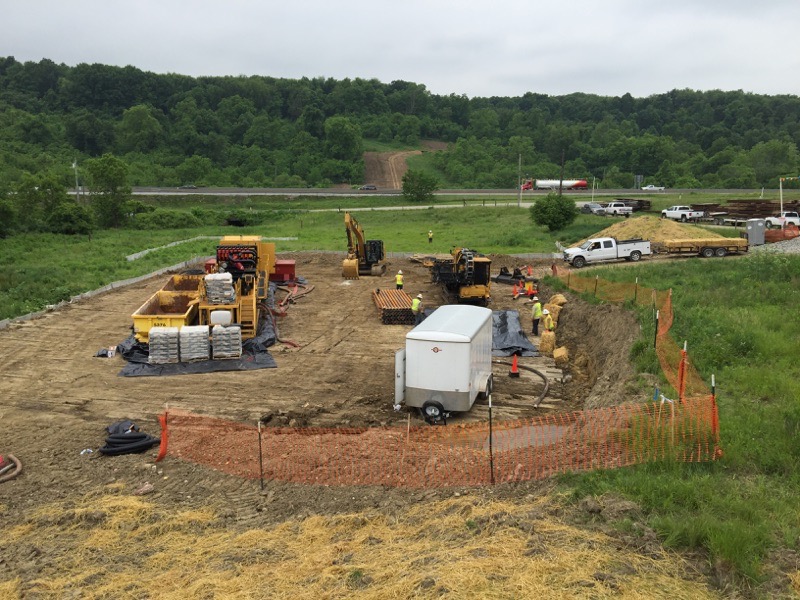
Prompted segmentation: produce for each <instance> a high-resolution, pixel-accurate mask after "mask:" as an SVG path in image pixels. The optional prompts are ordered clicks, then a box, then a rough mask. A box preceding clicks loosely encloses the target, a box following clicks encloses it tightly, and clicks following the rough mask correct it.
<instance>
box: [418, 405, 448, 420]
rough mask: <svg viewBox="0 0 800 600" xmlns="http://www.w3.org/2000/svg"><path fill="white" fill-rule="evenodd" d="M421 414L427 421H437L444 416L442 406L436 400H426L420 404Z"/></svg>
mask: <svg viewBox="0 0 800 600" xmlns="http://www.w3.org/2000/svg"><path fill="white" fill-rule="evenodd" d="M422 416H423V418H424V419H425V420H426V421H427V422H428V423H431V424H433V423H437V422H439V421H441V420H442V419H443V418H444V406H442V403H441V402H437V401H436V400H428V401H427V402H426V403H425V404H423V405H422Z"/></svg>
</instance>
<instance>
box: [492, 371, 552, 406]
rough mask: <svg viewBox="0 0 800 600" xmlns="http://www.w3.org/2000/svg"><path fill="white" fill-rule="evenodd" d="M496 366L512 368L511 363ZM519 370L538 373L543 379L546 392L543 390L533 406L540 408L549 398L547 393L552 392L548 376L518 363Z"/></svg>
mask: <svg viewBox="0 0 800 600" xmlns="http://www.w3.org/2000/svg"><path fill="white" fill-rule="evenodd" d="M494 364H496V365H506V366H507V367H510V366H511V363H507V362H496V363H494ZM517 368H518V369H524V370H525V371H530V372H531V373H536V375H538V376H539V377H541V378H542V379H543V380H544V390H542V393H541V394H539V398H537V400H536V402H535V403H534V404H533V407H534V408H538V407H539V405H540V404H541V403H542V400H544V399H545V397H547V392H548V391H550V381H548V379H547V376H546V375H545V374H544V373H542V372H541V371H539V370H538V369H534V368H533V367H527V366H525V365H520V364H519V363H518V364H517Z"/></svg>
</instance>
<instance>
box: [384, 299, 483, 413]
mask: <svg viewBox="0 0 800 600" xmlns="http://www.w3.org/2000/svg"><path fill="white" fill-rule="evenodd" d="M491 387H492V311H491V310H490V309H488V308H483V307H480V306H470V305H465V304H457V305H446V306H441V307H439V308H438V309H436V310H435V311H434V312H433V313H432V314H431V315H430V316H429V317H428V318H426V319H425V320H424V321H423V322H422V323H420V324H419V325H417V326H416V327H415V328H414V329H412V330H411V331H410V332H409V333H408V334H406V347H405V348H404V349H403V350H399V351H398V352H397V354H396V355H395V404H401V403H403V402H405V404H406V406H410V407H415V408H419V409H420V410H421V411H422V414H423V416H424V417H425V419H426V420H427V421H429V422H436V421H439V420H441V419H443V418H445V417H446V416H447V413H449V412H451V411H452V412H465V411H468V410H469V409H470V408H472V405H473V404H474V402H475V399H476V398H477V397H478V395H480V394H485V395H488V394H489V393H491Z"/></svg>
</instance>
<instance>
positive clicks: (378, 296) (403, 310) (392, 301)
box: [372, 289, 414, 325]
mask: <svg viewBox="0 0 800 600" xmlns="http://www.w3.org/2000/svg"><path fill="white" fill-rule="evenodd" d="M372 299H373V300H374V301H375V306H377V307H378V310H380V311H381V322H382V323H383V324H384V325H413V324H414V314H413V313H412V312H411V296H409V295H408V294H406V293H405V292H404V291H403V290H381V289H376V290H375V291H373V292H372Z"/></svg>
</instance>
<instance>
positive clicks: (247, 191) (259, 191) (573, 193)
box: [72, 187, 757, 201]
mask: <svg viewBox="0 0 800 600" xmlns="http://www.w3.org/2000/svg"><path fill="white" fill-rule="evenodd" d="M698 191H701V192H703V193H705V194H724V195H728V194H732V195H737V194H738V195H741V194H753V193H756V192H757V190H690V189H683V190H680V189H670V190H667V191H665V192H647V191H643V190H635V189H616V190H595V191H594V197H615V196H633V195H635V196H639V197H642V198H650V197H658V196H663V195H664V194H670V195H674V194H686V193H689V192H698ZM72 193H73V194H74V193H75V192H74V190H73V191H72ZM401 193H402V191H401V190H398V189H378V190H377V191H375V190H357V189H352V188H344V187H336V188H233V187H231V188H195V189H177V188H164V187H135V188H133V194H134V195H137V196H187V195H195V194H197V195H203V196H346V197H353V198H355V197H358V196H399V195H400V194H401ZM548 193H549V190H528V191H525V192H523V193H522V197H521V199H522V201H525V200H526V199H532V198H536V197H541V196H546V195H547V194H548ZM564 194H565V195H567V196H570V197H576V198H581V199H583V200H587V199H589V198H591V197H592V191H591V190H565V191H564ZM434 195H435V196H486V197H503V198H505V199H509V200H510V199H511V198H513V199H517V197H518V195H517V190H516V189H513V188H511V189H505V190H438V191H436V192H434Z"/></svg>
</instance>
